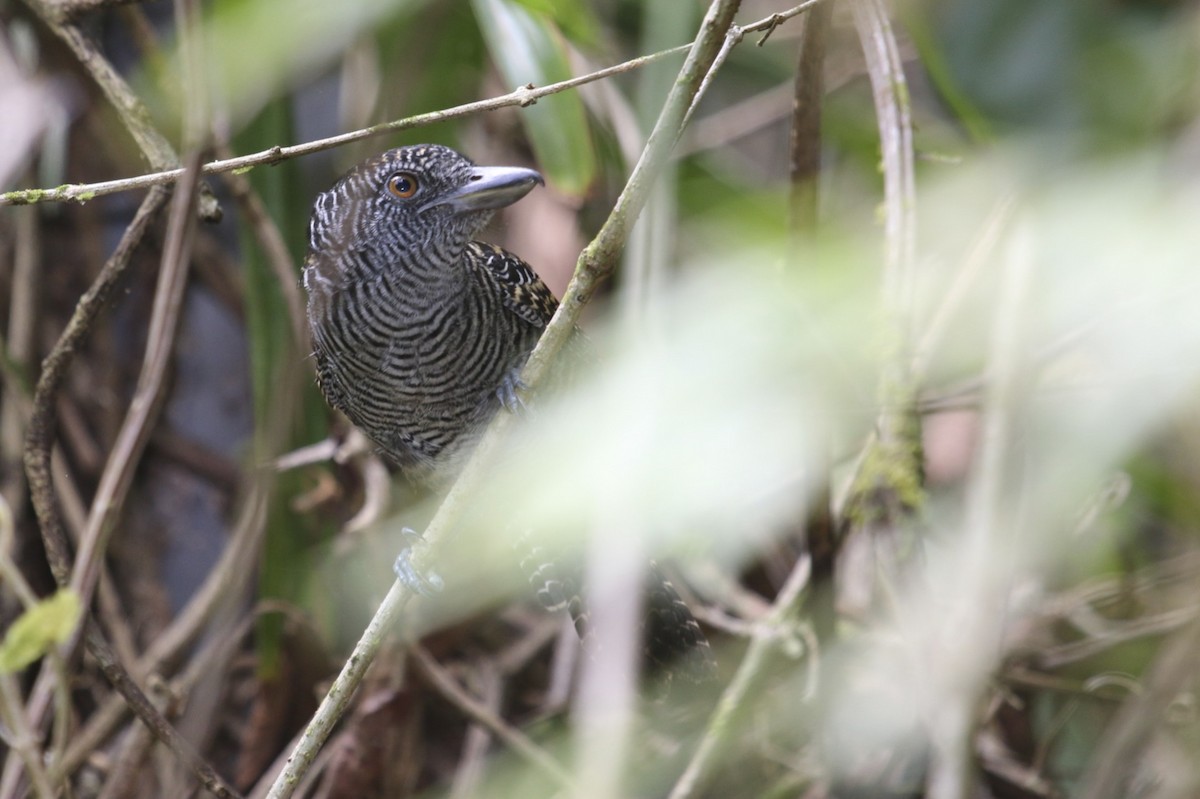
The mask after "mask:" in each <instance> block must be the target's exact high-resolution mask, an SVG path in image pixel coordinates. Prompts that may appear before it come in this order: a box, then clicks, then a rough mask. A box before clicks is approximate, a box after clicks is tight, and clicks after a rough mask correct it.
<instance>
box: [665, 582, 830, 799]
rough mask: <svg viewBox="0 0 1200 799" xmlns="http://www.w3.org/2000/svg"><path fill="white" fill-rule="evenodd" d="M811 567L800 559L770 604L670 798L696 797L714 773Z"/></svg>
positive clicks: (792, 610)
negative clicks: (724, 746)
mask: <svg viewBox="0 0 1200 799" xmlns="http://www.w3.org/2000/svg"><path fill="white" fill-rule="evenodd" d="M810 565H811V562H810V561H809V559H808V558H799V559H798V560H797V561H796V562H795V564H794V565H793V566H792V571H791V573H790V574H788V577H787V580H785V581H784V583H783V587H782V588H780V589H779V594H778V595H777V596H776V597H775V601H774V602H773V603H772V605H771V612H770V613H769V614H768V615H767V617H766V618H765V619H764V620H763V621H762V622H761V623H759V624H757V625H755V632H754V636H753V638H752V639H751V641H750V646H748V647H747V648H746V655H745V657H743V658H742V662H741V664H740V665H739V666H738V670H737V673H736V674H734V676H733V679H732V680H730V682H729V685H728V686H727V687H726V688H725V691H724V693H722V694H721V698H720V700H719V701H718V702H717V707H716V710H714V711H713V714H712V717H711V718H710V719H709V722H708V726H707V727H706V728H705V730H704V737H703V738H701V739H700V745H699V746H697V747H696V751H695V753H694V754H693V755H692V759H691V760H690V761H688V764H687V767H686V768H685V769H684V770H683V773H682V774H681V775H680V776H679V779H678V780H677V781H676V782H675V786H674V787H673V788H672V789H671V793H670V794H669V795H668V797H669V799H688V797H690V796H695V795H696V792H697V791H698V790H699V789H700V788H701V787H702V783H703V782H704V780H705V779H706V778H707V777H708V775H709V774H710V773H711V772H712V769H713V768H714V766H715V765H716V762H717V755H718V753H719V752H720V750H721V746H722V744H723V743H724V742H725V741H726V739H727V738H728V737H729V735H730V733H731V732H733V730H735V729H736V726H735V724H734V720H735V716H736V715H737V713H738V711H739V710H740V709H744V708H745V707H746V706H747V705H748V703H747V701H746V699H747V697H748V696H749V693H750V689H751V688H752V687H754V683H755V681H756V680H757V679H758V676H759V675H760V674H761V673H762V671H763V669H764V668H765V667H766V665H767V663H768V661H769V656H770V655H771V653H772V652H773V651H775V648H776V646H777V645H778V642H779V640H780V631H781V630H784V629H786V628H787V626H788V624H789V622H790V620H791V619H792V617H793V616H794V615H795V613H796V611H797V609H798V608H799V604H800V601H801V599H802V598H803V591H804V587H805V586H806V585H808V581H809V577H810V575H811V570H810Z"/></svg>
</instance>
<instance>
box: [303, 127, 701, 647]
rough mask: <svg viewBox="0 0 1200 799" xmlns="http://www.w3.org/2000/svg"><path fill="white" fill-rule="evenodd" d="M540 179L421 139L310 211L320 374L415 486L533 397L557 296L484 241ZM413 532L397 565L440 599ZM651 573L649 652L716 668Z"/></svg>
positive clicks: (546, 589) (571, 590)
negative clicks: (528, 373)
mask: <svg viewBox="0 0 1200 799" xmlns="http://www.w3.org/2000/svg"><path fill="white" fill-rule="evenodd" d="M542 183H543V181H542V177H541V175H539V174H538V173H537V172H534V171H533V170H531V169H524V168H519V167H479V166H476V165H475V164H474V163H473V162H471V161H470V160H469V159H467V158H465V157H463V156H462V155H460V154H459V153H457V152H455V151H454V150H451V149H449V148H447V147H442V146H440V145H434V144H424V145H415V146H411V147H400V148H397V149H394V150H388V151H387V152H385V153H382V154H380V155H377V156H374V157H372V158H369V159H367V160H366V161H363V162H362V163H360V164H359V165H358V166H356V167H354V168H353V169H351V170H350V171H349V172H347V173H346V174H345V175H344V176H342V178H341V179H340V180H338V181H337V183H335V184H334V185H333V186H332V187H331V188H330V189H329V190H328V191H325V192H322V193H321V194H320V195H318V196H317V199H316V202H315V203H314V205H313V212H312V217H311V219H310V221H309V228H308V238H309V253H308V257H307V258H306V260H305V264H304V286H305V289H306V290H307V291H308V321H309V325H310V327H311V328H312V334H313V346H314V350H315V356H316V365H317V380H318V383H319V384H320V387H321V390H322V391H323V392H324V394H325V397H326V399H328V401H329V403H330V404H331V405H333V406H334V407H335V408H337V409H339V410H341V411H342V412H343V413H345V414H346V416H347V417H348V418H349V419H350V421H351V422H353V423H354V424H355V425H356V426H358V427H359V428H360V429H361V430H362V431H363V432H364V433H366V435H367V437H369V438H370V439H371V440H372V441H373V442H374V443H375V444H376V445H378V446H379V448H380V450H382V452H383V454H384V455H385V456H386V457H387V458H388V459H390V460H391V461H392V462H394V463H395V465H397V466H398V467H399V468H400V469H401V470H402V471H403V472H404V473H405V475H406V476H407V477H408V478H409V479H411V480H413V481H414V482H417V483H425V484H430V485H438V484H442V483H445V482H447V481H448V480H450V479H452V478H453V477H454V476H455V474H457V472H458V470H459V469H460V468H461V464H462V461H463V459H464V458H465V457H466V456H467V455H468V454H469V453H470V450H471V449H472V447H473V445H474V444H475V443H476V442H477V440H478V438H479V436H480V435H481V434H482V432H483V429H484V428H485V427H486V425H487V423H488V422H489V421H490V420H491V418H492V417H493V416H494V415H495V413H496V412H497V411H498V410H499V409H500V408H501V407H506V408H508V409H509V410H511V411H514V412H520V411H521V410H522V408H523V407H524V402H523V400H522V399H521V394H520V392H521V391H522V390H523V389H524V386H523V385H522V384H521V382H520V379H519V373H520V369H521V367H522V365H523V364H524V363H525V361H526V359H527V358H528V357H529V353H530V352H531V351H532V350H533V348H534V346H535V345H536V344H537V340H538V338H539V337H540V336H541V333H542V331H543V329H544V328H545V327H546V325H547V324H549V322H550V318H551V317H552V316H553V315H554V311H555V309H556V308H557V307H558V301H557V300H556V299H555V298H554V295H553V294H552V293H551V292H550V290H549V289H548V288H547V287H546V284H545V283H543V282H542V280H541V278H539V277H538V275H537V273H536V272H534V270H533V269H532V268H531V267H530V266H529V265H528V264H527V263H525V262H524V261H522V260H521V259H520V258H518V257H517V256H515V255H513V254H512V253H510V252H507V251H505V250H503V249H501V248H499V247H496V246H493V245H491V244H485V243H483V242H479V241H475V240H474V238H475V236H476V235H478V234H479V232H480V231H481V230H482V229H483V228H484V226H485V225H486V224H487V222H488V220H489V219H490V217H491V215H492V213H493V212H494V211H495V210H497V209H499V208H503V207H505V206H507V205H511V204H512V203H514V202H516V201H517V200H519V199H521V198H522V197H524V196H525V195H526V194H528V193H529V192H530V191H531V190H532V189H533V188H534V187H535V186H537V185H540V184H542ZM406 537H408V539H409V544H408V546H406V547H405V549H404V550H403V551H402V552H401V553H400V556H399V557H398V558H397V560H396V564H395V571H396V574H397V576H398V577H399V578H400V579H401V580H403V581H404V582H405V583H406V584H407V585H409V586H410V587H412V588H413V590H415V591H417V592H419V593H422V594H426V595H428V594H429V593H432V592H434V591H436V590H438V589H439V583H440V580H437V579H436V577H430V578H428V579H427V578H425V577H424V576H422V575H421V574H419V573H418V572H417V570H416V569H415V568H414V567H413V566H412V563H411V561H410V560H409V557H408V555H409V551H410V550H411V548H412V544H413V543H414V541H413V539H414V538H415V539H416V540H420V536H418V535H416V534H415V533H411V531H410V532H409V533H406ZM538 571H539V573H541V574H542V576H548V581H547V582H546V584H545V585H543V586H540V587H538V589H537V591H538V596H539V599H540V600H541V601H542V602H543V604H546V605H548V606H566V607H567V608H568V610H569V611H570V612H571V614H572V616H573V618H575V620H576V623H577V627H578V629H579V630H580V632H581V635H582V634H586V626H585V624H584V623H583V622H585V621H586V613H585V611H584V609H583V607H582V600H581V599H580V598H579V591H578V590H577V585H578V582H577V581H576V580H575V579H573V578H569V579H565V580H564V579H563V578H562V576H561V575H562V574H565V573H566V572H567V571H570V570H569V569H568V570H566V571H564V570H561V569H558V568H554V567H553V564H549V565H545V566H544V567H543V568H542V569H540V570H538ZM652 574H653V577H654V582H653V584H652V585H651V586H650V588H649V593H648V599H649V600H650V610H649V613H648V622H649V623H648V630H647V636H646V637H647V647H648V649H647V652H648V655H649V657H650V658H651V659H652V660H659V659H660V657H661V656H662V655H663V653H671V652H674V653H676V654H678V653H679V651H680V648H681V647H687V648H691V649H696V648H701V649H702V650H703V651H702V652H701V653H700V654H699V655H698V657H699V658H700V660H701V661H703V662H704V663H705V664H708V663H710V662H711V654H710V653H709V652H708V645H707V642H706V641H705V640H704V635H703V633H702V632H701V631H700V628H699V626H698V625H697V624H696V621H695V619H694V618H693V617H692V616H691V613H690V612H688V610H687V607H686V605H684V604H683V602H682V601H681V600H680V599H679V596H678V594H677V593H676V592H675V590H674V589H673V588H672V587H671V586H670V584H669V583H667V582H666V581H665V580H664V579H663V578H662V576H661V574H659V573H658V572H657V569H652ZM581 619H582V620H583V622H581ZM669 628H673V631H672V629H669ZM664 644H665V647H664Z"/></svg>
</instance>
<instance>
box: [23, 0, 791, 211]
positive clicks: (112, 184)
mask: <svg viewBox="0 0 1200 799" xmlns="http://www.w3.org/2000/svg"><path fill="white" fill-rule="evenodd" d="M812 2H813V0H809V2H807V3H803V4H801V5H799V6H797V7H795V8H793V9H789V10H788V11H783V12H780V13H779V14H772V15H771V16H769V17H765V18H763V19H761V20H758V21H757V22H753V23H751V24H749V25H743V26H742V28H741V30H742V31H743V32H749V31H756V30H766V29H768V28H771V27H774V26H777V25H779V23H780V21H781V20H784V19H790V18H791V17H794V16H796V15H797V14H799V13H801V12H802V11H804V10H805V9H806V8H808V6H809V5H810V4H811V3H812ZM694 44H695V43H694V42H693V43H690V44H683V45H680V46H678V47H672V48H670V49H668V50H663V51H661V52H657V53H651V54H649V55H644V56H639V57H638V58H632V59H630V60H628V61H623V62H622V63H620V64H615V65H614V66H611V67H605V68H604V69H599V70H596V71H595V72H590V73H588V74H586V75H580V76H577V77H574V78H570V79H568V80H564V81H559V82H558V83H551V84H549V85H547V86H540V87H538V86H533V85H532V84H530V85H527V86H522V87H520V88H518V89H515V90H514V91H512V92H509V93H508V94H504V95H501V96H499V97H493V98H491V99H488V100H478V101H476V102H473V103H466V104H465V105H458V106H454V107H453V108H446V109H442V110H439V111H432V112H430V113H427V114H418V115H416V116H411V117H405V118H404V119H398V120H395V121H393V122H384V123H381V124H379V125H372V126H371V127H367V128H362V129H360V130H354V131H350V132H349V133H341V134H339V135H337V136H330V137H329V138H326V139H314V140H313V141H308V142H304V143H303V144H296V145H291V146H288V147H283V146H275V147H271V148H269V149H267V150H263V151H261V152H257V153H251V154H249V155H242V156H238V157H236V158H226V159H221V160H217V161H211V162H209V163H207V164H205V165H204V166H203V173H204V174H206V175H214V174H218V173H222V172H235V171H246V170H248V169H250V168H253V167H255V166H260V165H263V164H272V165H273V164H278V163H280V162H281V161H286V160H288V159H291V158H297V157H299V156H302V155H311V154H313V153H318V152H321V151H323V150H330V149H332V148H334V147H340V146H342V145H344V144H350V143H352V142H356V141H362V140H364V139H370V138H374V137H376V136H386V135H388V134H391V133H397V132H399V131H402V130H408V129H410V128H419V127H422V126H424V125H431V124H433V123H435V122H442V121H444V120H447V119H455V118H458V117H464V116H469V115H471V114H477V113H480V112H482V111H495V110H497V109H500V108H511V107H513V106H522V107H524V106H528V105H532V104H533V103H535V102H537V101H538V100H539V99H541V98H542V97H548V96H549V95H552V94H557V93H558V92H562V91H566V90H567V89H574V88H576V87H578V86H583V85H585V84H588V83H592V82H594V81H598V80H602V79H604V78H610V77H612V76H614V75H620V74H622V73H625V72H629V71H631V70H634V69H639V68H641V67H643V66H645V65H647V64H652V63H654V62H655V61H658V60H660V59H662V58H667V57H669V56H673V55H679V54H680V53H685V52H687V51H688V50H689V49H690V48H692V47H693V46H694ZM182 175H183V170H182V169H160V170H159V171H158V172H153V173H150V174H147V175H139V176H137V177H132V178H120V179H117V180H106V181H100V182H97V183H68V184H65V185H62V186H56V187H54V188H48V189H17V190H15V191H9V192H4V193H2V194H0V205H29V204H32V203H43V202H67V201H75V202H87V201H88V200H92V199H95V198H96V197H101V196H104V195H106V194H115V193H117V192H122V191H131V190H133V189H144V188H148V187H150V186H160V185H165V184H169V183H174V182H175V181H177V180H179V178H180V177H181V176H182Z"/></svg>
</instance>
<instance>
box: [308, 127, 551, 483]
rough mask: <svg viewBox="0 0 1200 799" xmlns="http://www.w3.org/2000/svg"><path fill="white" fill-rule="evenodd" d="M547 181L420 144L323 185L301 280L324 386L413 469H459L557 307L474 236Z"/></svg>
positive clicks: (523, 272)
mask: <svg viewBox="0 0 1200 799" xmlns="http://www.w3.org/2000/svg"><path fill="white" fill-rule="evenodd" d="M540 182H541V177H540V176H539V175H538V174H537V173H536V172H534V171H532V170H528V169H517V168H513V169H506V168H479V167H476V166H475V165H474V164H473V163H472V162H471V161H469V160H468V159H466V158H465V157H463V156H461V155H459V154H458V153H457V152H455V151H454V150H451V149H449V148H447V147H442V146H439V145H419V146H414V147H401V148H398V149H395V150H389V151H387V152H385V153H383V154H381V155H379V156H376V157H374V158H371V159H369V160H367V161H365V162H363V163H362V164H360V165H358V166H357V167H355V168H354V169H352V170H351V171H350V172H348V173H347V174H346V175H345V176H343V177H342V178H341V180H339V181H338V182H337V183H336V184H335V185H334V186H333V187H332V188H331V189H329V190H328V191H326V192H324V193H322V194H321V195H320V196H318V197H317V200H316V203H315V204H314V207H313V214H312V220H311V222H310V224H309V255H308V258H307V260H306V262H305V268H304V285H305V288H306V289H307V290H308V296H309V302H308V318H309V323H310V325H311V327H312V333H313V345H314V349H315V355H316V361H317V374H318V379H319V381H320V385H321V389H322V390H323V391H324V393H325V396H326V397H327V398H328V399H329V401H330V403H331V404H332V405H334V406H335V407H337V408H338V409H339V410H341V411H343V412H344V413H345V414H346V416H347V417H349V418H350V420H351V421H352V422H354V424H355V425H357V426H358V427H359V428H360V429H362V430H363V432H365V433H366V434H367V436H368V437H369V438H371V440H372V441H374V442H375V444H377V445H378V446H379V448H380V449H381V450H382V451H383V452H384V454H386V455H387V456H388V457H389V458H390V459H391V460H393V461H394V462H395V463H396V465H398V466H399V467H400V468H401V470H402V471H403V472H405V473H406V474H407V475H408V476H409V477H410V478H413V479H415V480H418V481H430V480H434V481H436V480H438V479H439V478H440V477H442V476H445V475H448V474H452V473H453V472H454V471H455V469H454V468H453V467H454V465H455V463H456V462H457V461H458V460H459V457H460V456H462V455H463V454H464V452H465V451H466V450H467V449H469V445H470V444H471V443H473V441H474V439H475V436H476V435H477V434H478V432H479V431H480V430H481V429H482V428H483V427H484V426H485V425H486V423H487V421H488V420H489V419H490V418H491V416H492V415H493V414H494V413H495V412H496V410H497V409H498V408H499V407H500V402H501V398H500V396H499V394H500V393H503V390H504V389H505V387H506V381H511V380H512V379H514V376H515V371H516V370H517V369H519V368H520V366H521V364H522V363H523V362H524V360H525V358H526V357H527V356H528V354H529V352H530V351H531V350H532V349H533V346H534V345H535V344H536V343H537V339H538V336H539V335H540V334H541V331H542V329H543V328H544V327H545V326H546V324H547V323H548V322H549V320H550V317H551V315H552V314H553V313H554V309H555V308H556V306H557V302H556V301H555V299H554V296H553V295H552V294H551V293H550V291H549V289H547V288H546V285H545V284H544V283H543V282H542V281H541V279H540V278H539V277H538V276H537V274H536V273H535V272H534V271H533V270H532V269H531V268H530V267H529V265H528V264H526V263H525V262H524V261H522V260H521V259H520V258H517V257H516V256H515V255H512V254H511V253H509V252H506V251H505V250H502V249H500V248H499V247H494V246H492V245H489V244H483V243H481V242H478V241H474V240H473V238H474V236H475V235H477V234H478V232H479V231H480V230H481V229H482V228H483V227H484V226H485V225H486V224H487V222H488V219H489V218H490V216H491V214H492V211H493V210H494V209H496V208H500V207H502V206H505V205H509V204H510V203H512V202H515V201H516V200H518V199H520V198H521V197H523V196H524V195H525V194H526V193H528V192H529V190H530V189H532V188H533V186H534V185H536V184H537V183H540ZM508 388H509V389H510V390H511V386H508Z"/></svg>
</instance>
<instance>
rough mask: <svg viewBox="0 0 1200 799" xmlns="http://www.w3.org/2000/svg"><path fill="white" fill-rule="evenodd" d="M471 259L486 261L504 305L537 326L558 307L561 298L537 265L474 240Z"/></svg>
mask: <svg viewBox="0 0 1200 799" xmlns="http://www.w3.org/2000/svg"><path fill="white" fill-rule="evenodd" d="M467 248H468V249H469V250H472V251H473V252H470V253H468V254H469V255H472V256H474V257H473V258H468V261H471V262H474V263H475V264H477V265H482V267H483V268H482V269H481V270H480V272H481V273H482V277H483V278H484V279H485V280H487V281H488V282H490V283H491V284H492V285H493V286H495V288H496V291H497V293H499V295H500V300H501V302H502V303H504V307H505V308H507V309H508V310H510V311H512V312H513V313H514V314H516V315H517V316H519V317H521V318H522V319H524V320H525V321H526V322H528V323H529V324H531V325H533V326H534V327H545V326H546V325H547V324H549V323H550V317H552V316H554V311H555V310H556V309H557V308H558V300H557V299H555V298H554V295H553V294H552V293H551V292H550V289H548V288H547V287H546V284H545V283H543V282H542V279H541V278H540V277H538V275H537V272H535V271H533V267H531V266H530V265H529V264H527V263H525V262H524V261H522V260H521V259H520V258H518V257H517V256H515V255H513V254H512V253H510V252H508V251H507V250H503V249H501V248H499V247H497V246H495V245H492V244H485V243H484V242H481V241H472V242H470V243H469V244H468V245H467Z"/></svg>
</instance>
